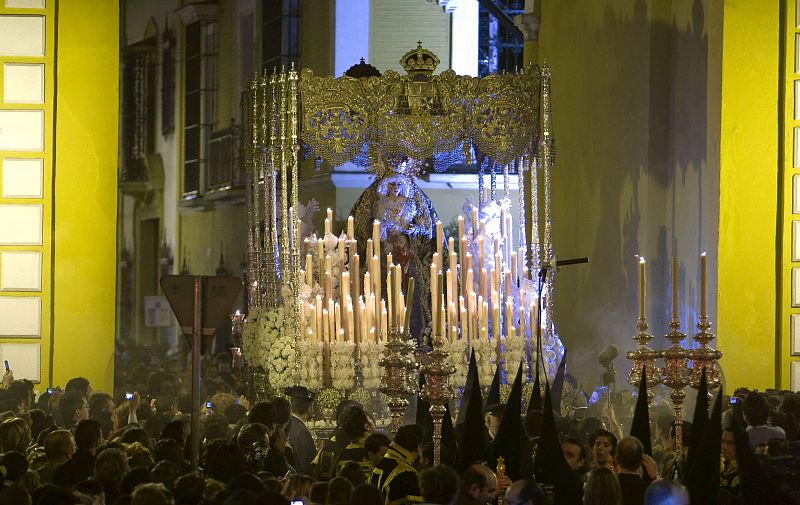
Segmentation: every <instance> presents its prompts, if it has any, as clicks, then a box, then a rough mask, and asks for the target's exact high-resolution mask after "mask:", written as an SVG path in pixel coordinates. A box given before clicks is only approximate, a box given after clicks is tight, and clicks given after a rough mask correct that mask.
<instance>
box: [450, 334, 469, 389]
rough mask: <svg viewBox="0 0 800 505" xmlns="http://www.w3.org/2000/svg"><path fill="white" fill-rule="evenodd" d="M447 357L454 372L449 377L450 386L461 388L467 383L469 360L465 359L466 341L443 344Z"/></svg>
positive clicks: (458, 340)
mask: <svg viewBox="0 0 800 505" xmlns="http://www.w3.org/2000/svg"><path fill="white" fill-rule="evenodd" d="M444 350H446V351H447V352H448V353H449V355H448V357H447V361H449V362H450V364H451V365H453V367H454V370H455V372H453V374H452V375H451V376H450V384H451V385H453V386H457V387H461V386H463V385H464V384H466V382H467V368H468V365H469V360H468V358H467V341H466V340H465V339H457V340H454V341H452V342H450V343H447V344H445V349H444Z"/></svg>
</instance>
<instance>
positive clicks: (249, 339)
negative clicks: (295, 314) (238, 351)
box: [242, 307, 295, 388]
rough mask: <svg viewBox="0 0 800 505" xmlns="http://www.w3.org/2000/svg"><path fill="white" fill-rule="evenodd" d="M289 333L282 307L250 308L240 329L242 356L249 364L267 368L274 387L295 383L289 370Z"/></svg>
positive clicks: (291, 350) (291, 341) (291, 347)
mask: <svg viewBox="0 0 800 505" xmlns="http://www.w3.org/2000/svg"><path fill="white" fill-rule="evenodd" d="M292 335H293V329H292V328H291V323H290V321H289V320H287V319H286V317H285V316H284V309H283V307H279V308H277V309H271V310H267V309H264V308H259V307H254V308H252V309H250V313H249V314H248V318H247V322H246V323H245V326H244V331H243V332H242V347H243V351H244V356H245V359H246V360H247V362H248V364H250V366H252V367H262V368H263V369H264V370H266V371H267V374H268V375H269V382H270V384H271V385H272V387H274V388H282V387H286V386H291V385H292V383H293V382H294V381H293V378H292V376H291V374H290V373H289V369H290V367H291V364H292V363H293V362H294V353H295V350H294V339H293V336H292Z"/></svg>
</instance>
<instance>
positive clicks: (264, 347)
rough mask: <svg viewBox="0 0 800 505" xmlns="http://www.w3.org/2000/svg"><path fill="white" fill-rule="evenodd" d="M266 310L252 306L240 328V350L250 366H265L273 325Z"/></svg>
mask: <svg viewBox="0 0 800 505" xmlns="http://www.w3.org/2000/svg"><path fill="white" fill-rule="evenodd" d="M267 312H268V311H267V310H266V309H263V308H260V307H252V308H251V309H250V311H249V313H248V314H247V320H246V321H245V323H244V329H243V330H242V351H243V353H244V358H245V360H246V361H247V363H248V364H249V365H250V366H251V367H266V366H267V361H268V359H269V348H270V345H271V344H272V341H271V338H272V336H271V329H272V327H273V324H272V321H271V320H270V317H269V316H268V315H267Z"/></svg>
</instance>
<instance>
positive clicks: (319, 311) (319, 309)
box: [314, 295, 325, 341]
mask: <svg viewBox="0 0 800 505" xmlns="http://www.w3.org/2000/svg"><path fill="white" fill-rule="evenodd" d="M314 302H315V307H314V314H316V316H317V337H319V338H322V337H323V334H324V333H325V328H324V327H323V325H322V324H323V321H322V295H317V297H316V299H315V300H314ZM323 341H324V340H323Z"/></svg>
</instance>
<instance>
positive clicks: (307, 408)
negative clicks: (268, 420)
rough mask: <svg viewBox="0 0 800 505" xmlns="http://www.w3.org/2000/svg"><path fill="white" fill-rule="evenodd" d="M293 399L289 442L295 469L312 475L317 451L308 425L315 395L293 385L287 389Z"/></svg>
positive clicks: (287, 393)
mask: <svg viewBox="0 0 800 505" xmlns="http://www.w3.org/2000/svg"><path fill="white" fill-rule="evenodd" d="M286 395H287V396H288V397H289V398H290V399H291V404H292V416H291V418H290V421H289V444H290V445H291V446H292V451H293V452H294V459H295V467H296V468H295V469H296V470H297V472H298V473H301V474H306V475H311V460H313V459H314V456H315V455H316V453H317V448H316V447H315V445H314V438H313V437H312V436H311V432H309V431H308V428H307V427H306V422H308V419H309V418H310V417H311V415H312V413H313V408H314V397H313V396H312V395H311V392H310V391H309V390H308V389H307V388H305V387H303V386H292V387H290V388H287V389H286Z"/></svg>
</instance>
